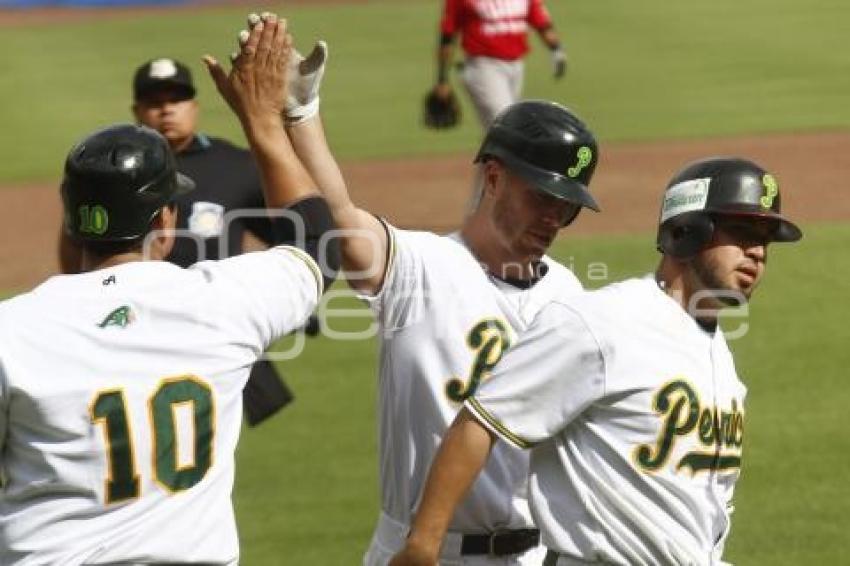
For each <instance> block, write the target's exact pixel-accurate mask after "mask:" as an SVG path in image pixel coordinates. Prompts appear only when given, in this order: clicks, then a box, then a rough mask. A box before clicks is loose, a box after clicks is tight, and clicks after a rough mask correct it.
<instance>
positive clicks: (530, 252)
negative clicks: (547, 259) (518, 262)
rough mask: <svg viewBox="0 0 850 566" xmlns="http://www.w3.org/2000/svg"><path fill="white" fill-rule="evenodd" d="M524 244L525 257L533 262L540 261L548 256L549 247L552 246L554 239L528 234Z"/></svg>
mask: <svg viewBox="0 0 850 566" xmlns="http://www.w3.org/2000/svg"><path fill="white" fill-rule="evenodd" d="M522 243H523V248H524V251H525V253H524V254H523V255H525V256H527V257H529V258H530V259H532V260H539V259H540V258H541V257H543V256H544V255H546V252H547V251H548V250H549V246H551V245H552V238H549V237H546V236H542V235H539V234H527V235H526V237H525V238H524V239H523V242H522Z"/></svg>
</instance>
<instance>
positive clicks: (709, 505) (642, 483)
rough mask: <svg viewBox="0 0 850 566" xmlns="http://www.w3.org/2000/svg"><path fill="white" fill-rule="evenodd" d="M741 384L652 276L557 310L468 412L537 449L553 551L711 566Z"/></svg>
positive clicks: (732, 463)
mask: <svg viewBox="0 0 850 566" xmlns="http://www.w3.org/2000/svg"><path fill="white" fill-rule="evenodd" d="M745 395H746V388H745V387H744V385H743V384H742V383H741V382H740V380H739V379H738V376H737V374H736V372H735V367H734V364H733V361H732V356H731V354H730V352H729V349H728V348H727V346H726V341H725V339H724V337H723V334H722V332H720V331H717V332H707V331H705V330H703V329H702V328H701V327H700V326H699V325H697V323H696V322H695V321H694V319H693V318H692V317H691V316H689V315H688V314H687V313H686V312H685V311H684V310H683V309H682V308H681V307H680V306H679V304H678V303H677V302H675V301H674V300H673V299H672V298H670V297H669V296H667V294H665V293H664V292H663V291H662V290H661V289H659V288H658V286H657V285H656V283H655V280H654V279H653V278H652V277H647V278H643V279H633V280H629V281H625V282H623V283H618V284H614V285H610V286H608V287H606V288H604V289H602V290H599V291H596V292H591V293H587V294H584V295H582V296H577V297H572V298H568V299H565V300H559V301H555V302H553V303H552V304H551V305H548V306H546V307H545V308H544V309H543V310H542V311H541V313H540V315H539V316H538V318H537V320H535V322H534V323H533V324H532V325H531V327H529V329H528V331H527V332H526V333H525V334H524V335H523V336H522V337H521V338H520V340H519V342H518V343H517V344H516V345H515V346H514V348H512V349H511V351H510V352H509V353H508V354H507V355H506V356H505V357H504V359H503V360H502V362H501V364H500V365H499V366H498V367H497V369H496V371H495V372H494V375H493V378H492V379H491V380H490V381H489V382H488V383H487V384H486V385H485V386H484V387H482V388H481V389H480V390H479V392H478V393H477V394H476V397H475V398H473V399H470V400H469V401H467V404H466V406H467V407H468V408H469V409H470V410H471V411H472V413H473V414H474V415H475V416H476V417H477V418H478V419H479V420H480V421H481V422H482V423H483V424H484V425H486V426H487V427H489V428H490V429H491V430H492V431H494V432H496V433H497V434H499V435H500V436H501V437H502V438H504V439H506V440H508V441H510V442H511V443H513V444H515V445H517V446H521V447H525V448H528V447H533V449H532V451H531V464H530V466H531V475H530V488H529V490H530V498H531V505H532V511H533V514H534V518H535V521H536V522H537V525H538V526H539V527H540V529H541V531H542V538H543V542H544V544H545V545H546V546H548V547H549V548H551V549H553V550H555V551H557V552H558V553H561V554H563V555H566V556H567V557H572V558H577V559H581V560H586V561H592V562H593V561H600V562H604V563H606V564H624V565H636V564H664V565H666V564H682V565H693V564H718V563H720V560H721V554H722V552H723V544H724V541H725V539H726V536H727V533H728V532H729V517H730V512H731V508H732V507H731V500H732V490H733V487H734V484H735V481H736V480H737V478H738V475H739V471H740V463H741V444H742V438H743V421H744V397H745Z"/></svg>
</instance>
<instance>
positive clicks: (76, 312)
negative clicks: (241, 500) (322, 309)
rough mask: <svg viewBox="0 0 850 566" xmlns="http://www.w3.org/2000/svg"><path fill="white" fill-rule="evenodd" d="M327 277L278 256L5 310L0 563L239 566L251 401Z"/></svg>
mask: <svg viewBox="0 0 850 566" xmlns="http://www.w3.org/2000/svg"><path fill="white" fill-rule="evenodd" d="M317 274H318V268H317V267H316V265H315V263H314V262H313V261H312V259H310V258H309V257H308V256H307V255H306V254H304V253H303V252H301V251H299V250H295V249H293V248H283V247H281V248H274V249H271V250H268V251H264V252H258V253H251V254H245V255H241V256H238V257H234V258H231V259H226V260H223V261H218V262H203V263H199V264H197V265H195V266H193V267H191V268H189V269H181V268H179V267H176V266H174V265H172V264H170V263H165V262H154V261H150V262H133V263H125V264H122V265H118V266H116V267H110V268H107V269H102V270H99V271H94V272H90V273H85V274H80V275H60V276H56V277H52V278H50V279H48V280H47V281H46V282H45V283H43V284H42V285H40V286H39V287H37V288H36V289H34V290H33V291H31V292H30V293H27V294H24V295H21V296H19V297H16V298H14V299H11V300H9V301H6V302H5V303H2V304H0V448H2V452H0V473H2V478H3V486H2V490H0V564H3V565H13V564H14V565H21V566H23V565H45V564H50V565H54V564H55V565H60V564H61V565H62V566H74V565H81V564H111V563H119V562H120V563H122V564H123V563H127V564H147V563H177V564H179V563H204V564H235V563H236V561H237V560H238V557H239V549H238V544H237V536H236V526H235V523H234V516H233V509H232V506H231V501H230V494H231V489H232V486H233V467H234V450H235V448H236V442H237V438H238V436H239V430H240V427H241V418H242V396H241V394H242V387H243V385H244V384H245V382H246V381H247V378H248V373H249V370H250V367H251V365H252V364H253V363H254V362H255V361H256V360H257V358H259V357H260V356H261V355H262V353H263V351H264V350H265V349H266V347H267V346H269V344H270V343H271V342H272V341H274V340H275V339H277V338H278V337H280V336H281V335H283V334H286V333H288V332H290V331H292V330H294V329H296V328H298V327H299V326H301V325H302V323H303V322H304V321H305V320H306V319H307V317H308V316H309V314H310V313H311V312H312V311H313V309H314V308H315V306H316V304H317V300H318V296H319V292H320V291H321V284H322V283H321V278H320V277H317Z"/></svg>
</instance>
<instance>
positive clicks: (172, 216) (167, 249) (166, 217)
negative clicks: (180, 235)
mask: <svg viewBox="0 0 850 566" xmlns="http://www.w3.org/2000/svg"><path fill="white" fill-rule="evenodd" d="M176 228H177V206H176V205H175V204H174V203H169V204H167V205H165V206H163V207H162V208H161V209H159V214H157V215H156V216H155V217H154V219H153V220H152V221H151V230H150V232H151V233H150V234H149V235H148V238H146V239H147V240H148V242H147V245H146V248H147V249H146V250H145V253H146V255H148V256H149V259H155V260H161V259H165V258H166V257H168V254H170V253H171V248H173V247H174V238H175V229H176ZM151 234H152V235H153V237H152V238H151Z"/></svg>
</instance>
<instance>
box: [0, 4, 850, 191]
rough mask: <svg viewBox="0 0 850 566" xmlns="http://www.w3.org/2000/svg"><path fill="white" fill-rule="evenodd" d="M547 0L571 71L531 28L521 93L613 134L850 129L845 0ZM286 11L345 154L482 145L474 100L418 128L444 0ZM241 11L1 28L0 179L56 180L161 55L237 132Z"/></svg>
mask: <svg viewBox="0 0 850 566" xmlns="http://www.w3.org/2000/svg"><path fill="white" fill-rule="evenodd" d="M549 4H550V5H551V6H550V7H551V11H552V12H553V16H554V17H555V19H556V21H557V22H558V24H559V28H560V29H561V31H562V35H563V37H564V39H565V43H566V45H567V48H568V50H569V53H570V56H571V66H570V69H569V71H568V75H567V78H566V79H565V80H564V81H563V82H555V81H553V80H552V79H551V78H550V76H549V68H548V65H549V61H548V55H547V53H546V52H545V51H546V50H545V49H543V48H542V47H541V45H540V42H539V41H537V40H536V39H533V40H532V44H533V46H534V53H533V56H532V57H531V58H530V60H529V64H528V70H527V81H526V91H525V94H526V95H527V96H528V97H543V98H550V99H554V100H559V101H561V102H564V103H566V104H567V105H569V106H571V107H573V108H574V109H576V110H577V111H578V112H579V114H580V115H582V116H583V117H584V118H585V119H587V120H588V122H589V123H591V124H593V127H594V130H595V131H596V132H597V134H598V135H599V136H600V138H601V139H602V140H603V142H604V141H610V140H626V139H629V140H634V139H652V138H669V137H702V136H711V135H723V134H737V133H752V132H770V131H789V130H798V129H817V128H835V127H846V126H850V105H848V104H846V93H847V92H848V91H849V90H850V73H847V67H846V56H845V52H846V47H845V42H846V30H845V25H844V24H845V22H847V21H848V20H850V5H848V4H847V3H846V2H845V1H844V0H810V1H809V2H799V1H798V0H774V1H767V0H750V1H748V2H736V1H734V0H717V1H714V2H700V3H698V2H684V3H673V2H669V1H665V0H642V1H641V2H635V1H634V0H607V1H604V2H565V1H559V0H556V1H552V2H549ZM272 7H274V5H272ZM277 8H278V9H279V10H282V11H284V12H285V13H286V14H287V15H289V16H290V17H291V19H292V22H293V24H292V25H293V31H294V33H295V34H296V38H297V39H298V43H299V45H300V46H301V48H302V49H304V50H306V49H307V48H309V47H310V45H311V43H312V42H313V41H314V40H315V39H317V38H325V39H326V40H328V42H329V44H330V47H331V62H330V69H329V71H328V76H327V82H326V86H325V88H324V90H323V96H324V100H325V102H324V106H323V108H324V110H323V113H324V115H325V118H326V122H327V127H328V131H329V135H330V139H331V140H332V141H333V144H334V147H335V149H336V151H337V152H338V153H339V155H340V156H341V157H345V158H349V157H352V158H354V157H375V156H388V155H410V154H429V153H434V152H454V151H466V152H468V151H470V147H472V146H474V144H475V141H476V140H477V138H478V136H479V132H478V125H477V123H476V120H475V119H474V116H473V114H472V112H471V110H470V109H469V107H468V106H467V107H466V110H467V112H466V115H467V119H466V120H465V123H464V125H463V127H461V128H459V129H458V130H455V131H452V132H439V133H433V132H428V131H426V130H424V129H423V128H422V127H421V126H420V124H419V113H420V103H421V99H422V96H423V94H424V92H425V90H426V89H427V88H428V87H429V86H430V84H431V82H432V80H433V74H434V63H433V59H434V57H433V51H434V46H435V44H436V20H437V15H438V11H439V2H438V1H437V0H433V1H425V0H405V1H403V2H401V1H397V0H396V1H391V0H385V1H382V2H374V3H370V4H367V5H360V6H330V7H329V6H325V7H309V6H303V5H299V6H295V7H293V8H291V10H289V9H287V8H286V4H282V5H278V6H277ZM247 9H248V8H234V7H226V8H222V7H220V8H215V9H209V10H191V11H175V12H170V13H169V15H167V16H166V15H161V14H147V15H140V16H139V15H137V16H134V17H132V18H126V19H120V18H118V19H116V18H111V19H106V20H99V21H92V22H89V23H86V22H74V23H64V24H62V25H37V26H20V27H16V28H11V27H7V28H3V29H2V33H0V52H2V53H6V54H8V56H6V57H4V58H2V60H0V108H2V110H0V115H2V118H3V119H2V123H3V127H4V131H5V132H7V133H14V135H6V136H3V137H2V138H0V155H3V156H4V160H3V164H2V165H0V184H3V183H7V182H11V181H16V182H19V181H29V180H51V179H55V178H56V177H57V176H58V174H59V172H60V171H61V169H60V168H61V163H62V159H63V158H64V154H65V152H66V151H67V149H68V147H70V145H71V144H72V143H73V142H74V141H75V140H76V139H78V138H79V137H80V136H81V135H82V134H83V133H84V132H87V131H89V130H90V129H92V128H93V127H94V126H96V125H105V124H108V123H111V122H115V121H122V120H128V119H129V118H130V114H129V105H130V100H129V98H130V78H131V76H132V72H133V69H134V68H135V66H136V65H138V64H140V63H141V62H142V61H144V60H146V59H148V58H150V57H154V56H164V55H170V56H173V57H177V58H180V59H183V60H185V61H186V62H187V63H190V64H191V66H192V67H193V69H194V70H195V72H196V80H197V82H198V85H199V88H200V91H201V93H200V101H201V103H202V105H203V107H204V112H203V125H204V126H205V127H206V128H208V129H209V130H210V131H213V132H216V133H220V134H224V135H228V136H230V137H233V138H235V139H239V138H240V137H241V133H240V132H239V131H238V126H237V124H236V121H235V119H234V118H233V117H232V116H231V114H230V112H229V111H228V110H227V109H226V108H225V107H224V106H223V104H222V103H221V102H220V101H219V99H218V95H217V94H216V93H215V92H214V89H213V86H212V83H211V82H210V81H209V79H208V78H207V77H206V71H205V70H204V69H203V68H202V65H201V64H200V57H201V55H202V54H203V53H206V52H210V53H212V54H214V55H216V56H217V57H219V58H220V59H222V60H226V58H227V54H228V53H230V52H231V51H232V50H233V48H234V45H235V37H236V32H237V31H238V30H239V29H240V27H241V26H242V25H243V23H242V22H243V19H244V15H245V12H246V11H247ZM462 98H464V102H465V97H462Z"/></svg>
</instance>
